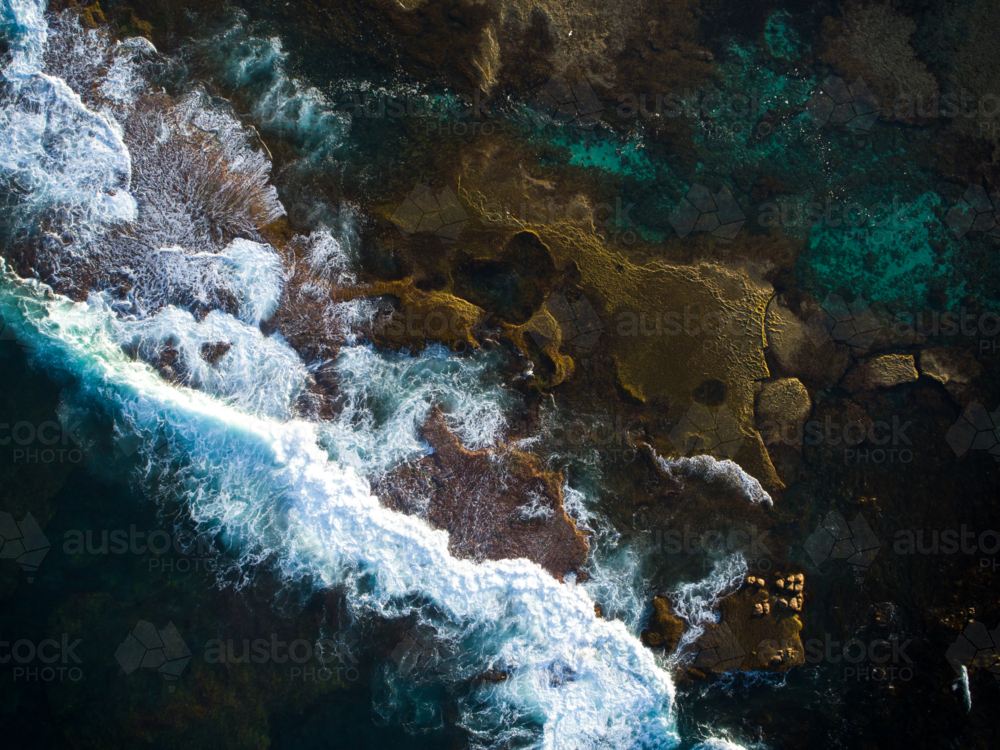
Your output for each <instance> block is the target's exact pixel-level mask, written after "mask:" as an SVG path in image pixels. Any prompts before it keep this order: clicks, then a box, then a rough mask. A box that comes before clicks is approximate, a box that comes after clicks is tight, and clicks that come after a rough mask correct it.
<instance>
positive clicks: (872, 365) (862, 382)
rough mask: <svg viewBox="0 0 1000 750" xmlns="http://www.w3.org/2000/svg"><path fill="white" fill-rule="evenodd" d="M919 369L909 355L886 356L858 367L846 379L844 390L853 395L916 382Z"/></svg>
mask: <svg viewBox="0 0 1000 750" xmlns="http://www.w3.org/2000/svg"><path fill="white" fill-rule="evenodd" d="M917 377H918V374H917V368H916V365H915V363H914V361H913V357H912V356H911V355H909V354H886V355H883V356H881V357H875V358H874V359H871V360H869V361H867V362H865V363H864V364H861V365H858V366H857V367H855V368H854V369H853V370H851V372H849V373H848V374H847V377H846V378H844V383H843V385H844V388H846V389H847V390H848V391H850V392H851V393H857V392H858V391H871V390H874V389H876V388H891V387H892V386H894V385H902V384H903V383H913V382H916V380H917Z"/></svg>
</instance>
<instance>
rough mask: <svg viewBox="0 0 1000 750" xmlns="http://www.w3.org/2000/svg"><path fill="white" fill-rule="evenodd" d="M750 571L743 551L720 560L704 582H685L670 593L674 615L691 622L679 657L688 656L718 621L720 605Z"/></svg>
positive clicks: (682, 641) (680, 648) (682, 638)
mask: <svg viewBox="0 0 1000 750" xmlns="http://www.w3.org/2000/svg"><path fill="white" fill-rule="evenodd" d="M747 571H748V568H747V563H746V560H745V559H744V557H743V553H742V552H736V553H733V554H731V555H726V556H725V557H723V558H720V559H718V560H716V562H715V565H714V566H713V568H712V572H711V573H709V574H708V575H707V576H706V577H705V578H703V579H702V580H700V581H695V582H693V583H684V584H681V585H679V586H677V587H675V588H674V589H673V590H672V591H671V592H670V593H669V598H670V604H671V606H672V607H673V611H674V614H675V615H676V616H677V617H679V618H681V619H682V620H684V622H685V623H687V626H688V627H687V629H686V630H685V631H684V635H682V636H681V640H680V643H679V644H678V646H677V650H676V652H675V653H676V654H677V655H678V658H680V659H683V658H685V656H686V654H687V653H688V648H689V647H690V646H691V645H692V644H693V643H694V642H695V641H696V640H698V638H699V637H700V636H701V635H702V633H704V632H705V626H706V625H708V624H710V623H714V622H717V621H718V613H717V612H716V607H717V606H718V604H719V602H720V601H721V600H722V599H723V598H724V597H725V596H726V595H728V594H731V593H732V592H733V591H735V590H736V589H738V588H739V587H740V586H741V585H742V583H743V578H744V576H746V574H747Z"/></svg>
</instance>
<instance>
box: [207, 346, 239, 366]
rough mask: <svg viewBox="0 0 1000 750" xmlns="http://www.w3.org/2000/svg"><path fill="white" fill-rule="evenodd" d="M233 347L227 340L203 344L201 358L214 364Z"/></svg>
mask: <svg viewBox="0 0 1000 750" xmlns="http://www.w3.org/2000/svg"><path fill="white" fill-rule="evenodd" d="M232 348H233V345H232V344H230V343H228V342H225V341H220V342H218V343H214V344H202V345H201V358H202V359H203V360H205V361H206V362H208V364H210V365H214V364H215V363H216V362H218V361H219V359H220V358H221V357H222V355H224V354H225V353H226V352H228V351H229V350H230V349H232Z"/></svg>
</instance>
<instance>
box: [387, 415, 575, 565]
mask: <svg viewBox="0 0 1000 750" xmlns="http://www.w3.org/2000/svg"><path fill="white" fill-rule="evenodd" d="M423 437H424V439H426V440H427V442H429V443H430V444H431V445H432V446H433V447H434V453H432V454H431V455H429V456H424V457H423V458H422V459H420V460H419V461H415V462H413V463H410V464H406V465H404V466H402V467H400V468H398V469H396V470H395V471H394V472H393V473H392V474H390V475H389V476H388V477H386V478H385V479H383V480H382V481H380V482H379V483H378V485H377V486H376V488H375V489H376V493H377V495H378V497H379V499H380V500H381V501H382V503H383V505H386V506H387V507H390V508H392V509H393V510H397V511H401V512H405V513H411V514H415V515H421V516H422V517H424V518H425V519H426V520H427V521H428V522H429V523H430V524H431V525H433V526H435V527H436V528H439V529H444V530H446V531H447V532H448V533H449V534H450V537H451V541H450V545H449V546H450V548H451V551H452V554H454V555H456V556H457V557H465V558H471V559H474V560H503V559H512V558H526V559H528V560H532V561H534V562H536V563H538V564H539V565H541V566H542V567H543V568H545V569H546V570H548V571H549V572H550V573H551V574H552V575H553V576H555V577H556V578H558V579H559V580H562V579H563V576H565V575H567V574H569V573H575V574H578V575H579V574H582V568H583V565H584V563H585V562H586V560H587V552H588V550H589V547H588V545H587V541H586V537H585V536H584V534H583V532H581V531H579V530H578V529H577V528H576V525H575V524H574V523H573V521H572V519H570V517H569V516H568V515H567V514H566V511H565V509H564V508H563V504H562V489H561V485H562V476H561V475H560V474H557V473H555V472H550V471H546V470H545V468H544V467H543V466H542V464H541V462H540V461H539V460H538V459H537V458H536V457H534V456H532V455H530V454H527V453H523V452H521V451H518V450H515V449H513V448H500V449H497V450H481V451H470V450H467V449H466V448H464V447H463V446H462V445H461V444H460V443H459V441H458V438H457V437H455V435H454V434H453V433H452V432H451V431H450V430H448V428H447V426H446V425H445V422H444V419H443V417H442V416H441V414H440V413H438V412H437V411H435V412H434V414H433V415H432V416H431V417H430V419H428V420H427V424H426V425H424V429H423Z"/></svg>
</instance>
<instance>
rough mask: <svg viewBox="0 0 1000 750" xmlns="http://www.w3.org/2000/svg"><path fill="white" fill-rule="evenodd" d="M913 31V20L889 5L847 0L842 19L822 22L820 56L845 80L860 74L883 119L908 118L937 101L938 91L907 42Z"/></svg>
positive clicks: (925, 68) (914, 25)
mask: <svg viewBox="0 0 1000 750" xmlns="http://www.w3.org/2000/svg"><path fill="white" fill-rule="evenodd" d="M916 30H917V25H916V23H914V22H913V21H912V20H911V19H909V18H907V17H906V16H904V15H903V14H902V13H900V12H899V11H897V10H895V9H894V8H893V7H892V6H891V5H888V4H884V3H871V4H867V3H861V2H851V3H848V4H847V5H846V6H845V7H844V14H843V16H842V17H841V18H839V19H836V20H834V19H832V18H828V19H826V22H825V23H824V33H825V36H826V37H827V44H826V49H825V50H824V52H823V59H824V60H825V61H827V62H829V63H832V64H833V65H834V66H835V67H836V69H837V72H838V73H840V74H841V75H843V76H844V78H845V79H847V80H846V82H847V83H848V84H853V83H854V81H855V79H856V78H858V77H860V78H861V79H862V80H863V81H864V82H865V83H866V84H867V85H868V87H869V88H870V89H871V93H872V94H873V95H874V98H875V100H876V102H877V103H878V104H879V105H880V107H881V109H882V112H883V113H884V114H885V115H886V116H887V117H889V118H895V119H899V120H903V121H906V122H911V121H913V120H914V119H915V118H916V116H917V114H918V112H919V111H921V110H924V111H926V110H927V108H928V107H929V106H930V105H931V104H932V103H935V104H936V102H937V100H938V96H939V94H940V91H939V89H938V84H937V81H936V80H935V78H934V76H933V75H932V74H931V73H930V71H928V70H927V66H926V65H924V63H923V62H922V61H921V60H920V59H918V58H917V54H916V52H915V50H914V49H913V47H912V46H910V37H911V36H912V35H913V33H914V32H915V31H916Z"/></svg>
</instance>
